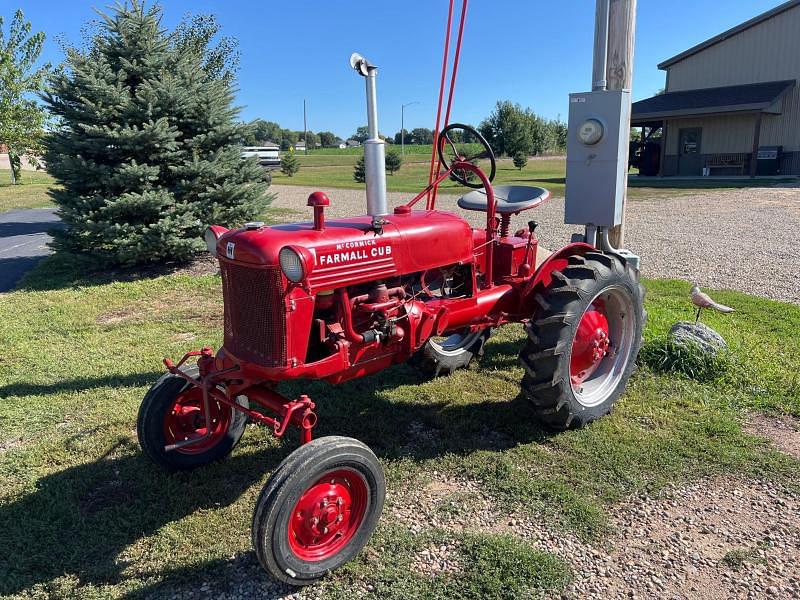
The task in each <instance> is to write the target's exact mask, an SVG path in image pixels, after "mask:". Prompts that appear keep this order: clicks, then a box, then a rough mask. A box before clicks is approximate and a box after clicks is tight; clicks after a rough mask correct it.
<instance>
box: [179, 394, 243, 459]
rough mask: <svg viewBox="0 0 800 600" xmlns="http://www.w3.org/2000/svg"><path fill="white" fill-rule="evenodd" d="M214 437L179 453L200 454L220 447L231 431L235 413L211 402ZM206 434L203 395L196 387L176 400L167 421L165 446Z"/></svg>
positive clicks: (212, 435) (185, 448) (186, 447)
mask: <svg viewBox="0 0 800 600" xmlns="http://www.w3.org/2000/svg"><path fill="white" fill-rule="evenodd" d="M208 408H209V413H210V415H209V416H210V419H211V435H210V436H209V437H207V438H206V439H204V440H202V441H199V442H197V443H196V444H189V445H187V446H183V447H182V448H178V449H176V450H175V452H180V453H183V454H199V453H201V452H205V451H206V450H209V449H210V448H212V447H213V446H214V445H216V444H217V443H218V442H219V441H220V440H221V439H222V438H223V436H224V435H225V434H226V433H227V431H228V425H229V424H230V420H231V409H228V408H227V407H226V406H224V405H222V404H221V403H219V402H217V401H216V400H210V401H209V403H208ZM205 434H206V418H205V415H204V414H203V391H202V390H201V389H200V388H197V387H192V388H190V389H188V390H186V391H184V392H183V393H181V394H179V395H178V396H177V397H176V398H175V403H174V404H173V405H172V408H171V409H170V410H169V411H168V412H167V414H166V416H165V417H164V442H165V445H171V444H174V443H176V442H181V441H185V440H188V439H192V438H195V437H196V438H200V437H201V436H204V435H205Z"/></svg>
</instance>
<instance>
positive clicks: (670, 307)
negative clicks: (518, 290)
mask: <svg viewBox="0 0 800 600" xmlns="http://www.w3.org/2000/svg"><path fill="white" fill-rule="evenodd" d="M285 216H286V215H283V217H285ZM273 218H274V219H275V220H279V219H281V218H282V216H281V215H273ZM82 265H83V263H82V262H81V261H80V260H75V259H67V258H65V257H61V256H54V257H51V258H49V259H46V260H45V261H44V263H43V264H42V266H41V267H40V268H39V269H37V270H36V271H34V272H33V273H32V274H31V275H29V276H28V277H27V278H26V280H25V282H24V284H23V287H22V289H20V290H19V291H16V292H14V293H11V294H6V295H2V296H0V339H2V340H3V342H4V343H3V345H2V347H0V548H2V549H3V551H2V552H0V596H6V595H10V596H14V595H25V596H36V597H46V596H50V597H67V596H74V597H77V596H80V597H109V596H111V597H119V596H126V595H130V596H134V597H138V596H161V595H167V594H169V595H178V596H181V595H184V594H185V593H188V592H189V591H190V590H194V591H195V592H197V591H198V590H199V587H200V585H201V584H202V583H208V584H209V585H210V586H211V587H212V590H226V589H227V590H231V589H233V587H231V586H235V585H237V584H236V583H232V582H236V581H241V577H245V578H246V579H251V578H255V580H260V579H259V578H263V577H264V575H263V574H262V573H261V571H260V570H259V568H258V566H257V564H256V561H255V558H254V556H253V553H252V551H251V548H250V537H249V536H250V533H249V532H250V519H251V514H252V508H253V506H254V504H255V501H256V498H257V495H258V493H259V491H260V489H261V486H262V485H263V483H264V482H265V481H266V479H267V477H268V476H269V474H270V472H271V470H272V469H274V468H275V466H277V464H278V463H279V462H280V461H281V460H282V459H283V458H284V457H285V456H286V455H287V454H288V453H289V452H290V451H291V450H292V449H293V448H294V447H296V441H295V436H290V438H289V439H287V440H286V441H283V442H279V441H276V440H275V439H273V438H272V437H271V435H270V434H269V432H267V431H266V430H265V429H263V428H259V427H256V426H250V427H248V431H247V433H246V435H245V437H244V439H243V441H242V443H241V444H240V446H238V447H237V448H236V450H235V451H234V452H233V454H232V455H231V457H230V458H229V459H228V460H225V461H223V462H221V463H218V464H214V465H211V466H208V467H206V468H203V469H200V470H198V471H196V472H193V473H184V474H178V475H168V474H165V473H163V472H161V471H160V470H158V469H157V468H155V467H154V466H153V465H151V464H150V463H149V462H148V461H147V460H146V459H145V458H144V457H143V456H142V453H141V452H140V450H139V448H138V445H137V442H136V432H135V424H136V413H137V409H138V406H139V403H140V401H141V398H142V396H143V395H144V393H145V392H146V390H147V388H148V387H149V386H150V385H151V384H152V383H153V382H154V381H155V380H156V379H157V378H158V377H159V376H160V375H161V373H162V372H163V366H162V364H161V358H162V357H164V356H171V357H173V358H174V357H180V356H181V355H182V354H183V352H184V351H186V350H188V349H191V348H197V347H200V346H202V345H204V344H209V345H212V346H215V347H217V346H219V344H220V342H221V338H222V306H221V291H220V279H219V277H217V276H211V275H209V276H201V277H197V276H189V275H170V276H161V277H150V278H147V277H137V278H134V280H132V281H125V282H121V281H117V282H113V281H109V280H108V278H107V277H97V276H94V277H93V276H91V275H87V274H86V272H85V271H84V270H82ZM645 283H646V287H647V290H648V296H647V310H648V312H649V316H650V319H649V322H648V325H647V330H646V338H647V339H648V340H654V339H657V338H658V336H660V335H662V334H663V333H664V332H665V331H667V330H668V328H669V326H670V325H671V324H672V323H673V322H675V321H676V320H679V319H686V318H690V317H691V314H692V309H691V305H690V304H689V302H688V298H687V294H688V286H687V285H686V284H685V283H683V282H676V281H647V282H645ZM713 295H714V297H715V298H716V299H717V300H719V301H720V302H723V303H725V304H728V305H731V306H734V307H735V308H736V309H737V312H736V313H733V314H731V315H716V314H704V321H706V322H707V323H708V324H709V325H710V326H712V327H714V328H715V329H717V330H718V331H719V332H720V333H721V334H722V335H723V336H724V337H725V338H726V339H727V340H728V342H729V345H730V347H731V352H732V353H733V355H734V357H735V360H736V361H737V363H736V364H737V369H736V370H735V373H730V374H728V375H724V376H722V377H718V378H715V379H714V380H710V381H696V380H693V379H691V378H689V377H686V376H681V375H667V374H662V373H656V372H653V371H651V370H649V369H648V368H647V367H646V366H644V365H643V366H642V367H641V368H640V369H639V370H638V371H637V373H636V374H635V375H634V377H633V378H632V380H631V382H630V385H629V389H628V392H627V394H626V395H625V397H624V399H623V400H622V401H621V402H620V403H619V405H618V407H617V410H616V411H615V412H614V414H613V415H611V416H610V417H608V418H605V419H603V420H601V421H599V422H597V423H595V424H593V425H592V426H590V427H588V428H587V429H584V430H581V431H570V432H566V433H561V434H551V433H548V432H546V431H543V430H542V429H541V428H539V427H538V426H537V425H536V422H535V420H534V418H533V413H532V411H531V409H530V407H529V406H528V403H527V402H526V401H525V400H524V399H522V398H520V397H519V396H518V391H519V387H518V382H519V379H520V377H521V376H522V371H521V369H520V367H519V366H518V364H517V359H516V355H517V352H518V350H519V347H520V344H521V343H522V340H523V332H522V329H521V327H519V326H508V327H504V328H502V329H500V330H499V331H498V333H497V335H496V336H495V337H493V338H492V339H491V340H490V342H489V344H488V345H487V351H486V356H485V357H484V358H483V360H482V361H481V364H480V366H478V367H476V368H472V369H469V370H465V371H460V372H458V373H456V374H454V375H453V376H451V377H447V378H441V379H437V380H433V381H425V380H423V379H422V378H421V377H420V376H419V375H418V374H417V373H416V371H414V370H413V369H412V368H411V367H409V366H406V365H402V366H397V367H394V368H391V369H388V370H387V371H384V372H382V373H379V374H377V375H373V376H370V377H366V378H362V379H359V380H356V381H353V382H349V383H346V384H342V385H340V386H336V387H333V386H329V385H327V384H324V383H320V382H308V383H300V382H295V383H291V384H285V385H282V386H281V389H282V391H283V392H285V393H286V394H289V395H292V396H294V395H297V394H299V393H301V392H303V393H308V394H309V395H310V396H311V397H312V398H313V399H314V400H315V401H317V403H318V408H319V416H320V423H319V425H318V428H317V432H316V433H317V435H329V434H341V435H349V436H353V437H357V438H359V439H361V440H363V441H364V442H365V443H367V444H368V445H369V446H370V447H371V448H373V449H374V450H375V452H376V453H377V455H378V456H379V458H380V460H381V462H382V464H383V466H384V468H385V470H386V473H387V480H388V484H389V492H388V498H387V507H386V509H385V512H384V518H383V519H382V521H381V524H380V526H379V528H378V531H377V533H376V536H375V538H374V539H373V541H372V542H371V543H370V544H369V546H368V548H367V550H366V551H365V552H363V553H362V554H361V555H360V556H359V557H358V558H357V559H356V560H355V561H353V562H352V563H351V564H350V565H348V566H347V567H346V568H345V569H343V570H341V571H339V572H337V573H335V574H333V575H331V576H330V577H329V578H327V579H326V580H325V581H324V582H322V583H321V584H320V585H319V586H318V589H317V590H316V593H318V594H319V596H321V597H324V598H350V597H353V596H354V595H356V594H357V593H358V591H359V590H362V589H364V587H365V586H366V585H370V586H372V587H373V589H374V591H375V593H376V594H377V597H388V598H425V597H453V596H455V595H460V596H461V597H468V598H482V597H509V598H511V597H530V596H535V595H537V594H540V593H542V592H543V591H552V592H554V593H558V591H559V590H560V589H562V588H563V587H564V586H565V585H566V582H567V581H568V580H569V579H570V577H571V574H570V572H569V568H568V565H566V564H564V563H563V562H562V561H560V560H559V559H557V558H556V557H554V556H552V555H550V554H547V553H543V552H539V551H536V550H534V549H533V548H531V547H529V546H527V545H526V544H525V543H524V542H523V541H522V540H521V539H518V538H515V537H511V536H510V534H505V533H498V532H497V531H491V530H489V531H487V530H481V529H479V528H475V527H472V528H470V529H468V530H462V529H461V528H447V527H438V528H437V527H431V526H430V525H428V524H426V523H424V522H423V523H421V525H422V528H421V530H420V531H419V532H418V533H412V532H411V531H410V530H409V528H408V527H406V526H405V525H404V524H402V523H398V522H397V521H396V519H394V518H393V514H394V510H396V509H397V507H399V506H401V505H402V504H403V503H404V502H408V501H409V499H408V496H407V494H408V493H409V491H410V490H415V489H418V488H419V486H422V485H425V484H426V483H428V482H432V481H436V480H438V479H440V478H442V477H443V476H447V477H450V478H466V479H468V480H472V481H474V482H476V483H477V485H478V486H479V488H480V489H481V490H482V491H483V492H485V493H486V494H487V495H488V498H489V500H490V502H491V503H492V506H493V507H494V510H495V511H496V512H497V513H498V514H500V515H509V514H511V513H515V514H520V515H522V516H523V517H526V518H530V519H535V520H538V521H545V522H547V523H549V525H550V526H551V527H552V528H554V529H555V530H557V531H562V532H564V534H571V535H575V536H577V537H579V538H581V539H584V540H587V541H589V542H591V543H593V544H595V545H596V547H597V548H598V551H601V552H602V551H604V548H605V545H604V544H605V540H606V536H607V535H609V533H610V525H609V519H608V511H609V509H610V508H611V507H613V506H614V505H615V503H617V502H620V501H623V500H626V499H629V498H632V497H634V496H635V495H637V494H641V493H650V494H655V493H658V491H659V490H660V489H662V488H663V487H664V486H666V485H669V484H679V483H681V482H687V481H694V480H697V479H698V478H701V477H704V476H709V475H716V474H735V475H741V476H745V477H747V476H752V477H763V478H768V479H774V480H780V481H783V482H786V483H788V484H789V485H792V486H794V487H795V488H800V476H799V475H798V474H799V473H800V463H798V461H796V460H794V459H791V458H789V457H787V456H785V455H783V454H779V453H777V452H775V451H773V450H771V449H770V448H769V447H768V445H767V444H766V443H765V442H764V441H763V440H761V439H759V438H755V437H752V436H751V435H748V434H747V433H745V432H743V430H742V422H743V419H744V418H745V415H746V414H747V412H748V411H752V410H758V411H766V412H775V413H788V414H792V415H796V416H800V381H798V373H800V337H798V336H797V331H798V330H800V306H794V305H788V304H781V303H777V302H771V301H768V300H763V299H758V298H753V297H750V296H746V295H744V294H740V293H736V292H724V291H720V292H718V291H714V292H713ZM776 314H779V315H781V318H780V319H776V318H775V315H776ZM420 431H421V432H422V433H423V434H424V435H420V433H419V432H420ZM414 432H416V433H414ZM458 499H459V496H457V495H456V496H454V500H455V502H454V505H455V506H456V508H454V509H453V510H457V506H458V504H459V503H460V502H459V500H458ZM430 544H452V545H453V546H454V548H455V560H456V561H457V563H458V565H459V570H458V571H456V572H454V573H444V574H440V575H438V576H436V577H435V578H433V579H431V578H428V577H426V576H423V575H421V574H419V573H417V572H416V571H415V570H414V568H413V564H414V558H415V556H416V555H417V553H418V552H420V551H421V550H422V549H423V548H426V547H428V546H429V545H430ZM732 560H733V559H732ZM237 578H238V579H237Z"/></svg>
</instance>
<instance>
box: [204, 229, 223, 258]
mask: <svg viewBox="0 0 800 600" xmlns="http://www.w3.org/2000/svg"><path fill="white" fill-rule="evenodd" d="M227 231H228V230H227V229H226V228H225V227H222V226H220V225H212V226H211V227H209V228H208V229H206V232H205V233H204V234H203V239H204V240H205V242H206V248H208V251H209V252H211V254H212V255H213V256H216V255H217V240H218V239H219V238H221V237H222V234H224V233H225V232H227Z"/></svg>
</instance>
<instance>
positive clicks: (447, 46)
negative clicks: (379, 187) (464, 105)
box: [425, 0, 454, 210]
mask: <svg viewBox="0 0 800 600" xmlns="http://www.w3.org/2000/svg"><path fill="white" fill-rule="evenodd" d="M453 2H454V0H450V9H449V10H448V12H447V35H445V38H444V58H443V59H442V80H441V83H440V84H439V105H438V107H437V109H436V128H435V129H434V130H433V152H431V165H430V170H429V172H428V185H429V186H430V185H431V184H432V183H433V171H434V166H435V164H436V146H437V144H438V143H439V123H440V122H441V118H442V100H444V82H445V80H446V79H447V58H448V57H449V55H450V34H451V29H452V25H453ZM430 202H431V195H430V193H428V199H427V201H426V202H425V208H427V209H428V210H430Z"/></svg>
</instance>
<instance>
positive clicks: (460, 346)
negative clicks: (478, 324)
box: [413, 329, 492, 377]
mask: <svg viewBox="0 0 800 600" xmlns="http://www.w3.org/2000/svg"><path fill="white" fill-rule="evenodd" d="M491 334H492V330H491V329H484V330H483V331H474V332H470V331H469V330H464V331H457V332H455V333H452V334H450V335H445V336H440V337H433V338H431V339H429V340H428V341H427V342H426V343H425V345H424V346H423V347H422V348H421V349H420V350H418V351H417V353H416V354H415V355H414V358H413V364H414V366H415V367H416V368H417V369H419V370H420V371H421V372H422V373H423V374H424V375H426V376H428V377H438V376H439V375H450V374H451V373H452V372H453V371H455V370H456V369H466V368H467V367H468V366H469V365H470V363H471V362H472V360H473V359H475V358H480V357H481V356H483V348H484V346H485V344H486V341H487V340H488V339H489V337H490V336H491Z"/></svg>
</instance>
